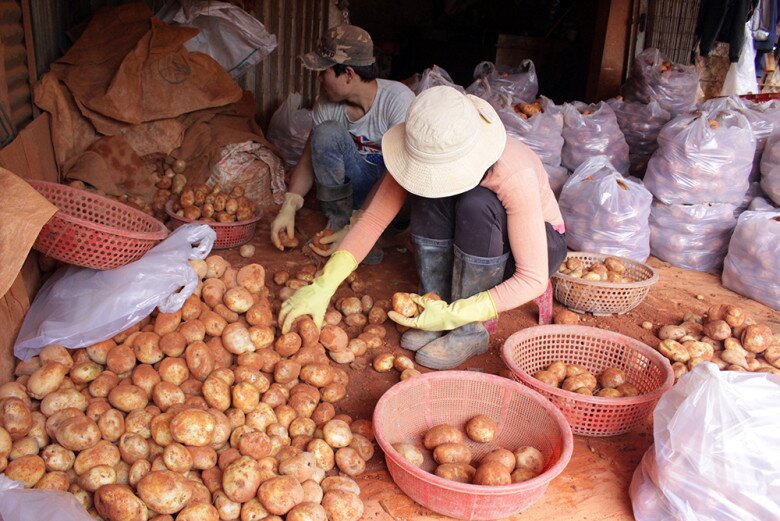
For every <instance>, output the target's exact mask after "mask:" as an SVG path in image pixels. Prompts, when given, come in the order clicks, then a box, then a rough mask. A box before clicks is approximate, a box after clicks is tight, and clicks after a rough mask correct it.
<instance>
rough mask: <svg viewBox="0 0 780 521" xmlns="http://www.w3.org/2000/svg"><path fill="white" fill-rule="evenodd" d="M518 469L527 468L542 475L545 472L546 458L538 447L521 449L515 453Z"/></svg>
mask: <svg viewBox="0 0 780 521" xmlns="http://www.w3.org/2000/svg"><path fill="white" fill-rule="evenodd" d="M514 456H515V461H516V464H515V466H516V468H527V469H530V470H532V471H533V472H535V473H536V474H541V473H542V470H544V456H543V455H542V452H541V451H540V450H539V449H537V448H536V447H531V446H525V447H520V448H519V449H517V450H516V451H515V452H514Z"/></svg>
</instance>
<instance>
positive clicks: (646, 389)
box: [501, 325, 674, 436]
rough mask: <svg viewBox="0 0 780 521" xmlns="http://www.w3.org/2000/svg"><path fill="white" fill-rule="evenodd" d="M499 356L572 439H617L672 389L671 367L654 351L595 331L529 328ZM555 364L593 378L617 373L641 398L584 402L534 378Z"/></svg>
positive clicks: (590, 398) (586, 398) (515, 336)
mask: <svg viewBox="0 0 780 521" xmlns="http://www.w3.org/2000/svg"><path fill="white" fill-rule="evenodd" d="M501 356H502V357H503V359H504V362H505V363H506V365H507V367H509V369H510V370H511V371H512V373H513V375H514V376H515V378H517V379H518V380H519V381H520V382H522V383H524V384H525V385H527V386H528V387H530V388H531V389H533V390H535V391H538V392H540V393H541V394H542V395H544V396H545V397H547V398H548V399H549V400H550V401H551V402H552V403H554V404H555V406H556V407H558V408H559V409H560V410H561V411H562V412H563V414H564V416H565V417H566V419H567V420H568V421H569V423H570V424H571V429H572V431H573V432H574V434H581V435H584V436H615V435H617V434H623V433H626V432H628V431H630V430H632V429H633V428H635V427H636V426H637V425H639V424H640V423H642V421H644V419H645V418H647V415H648V414H650V412H651V411H652V410H653V408H654V407H655V404H656V402H657V401H658V399H659V398H660V397H661V395H662V394H663V393H665V392H666V391H667V390H669V389H670V388H671V387H672V384H673V383H674V373H673V371H672V366H671V365H670V364H669V361H668V360H666V358H664V357H663V356H662V355H661V354H660V353H659V352H657V351H656V350H655V349H653V348H651V347H650V346H648V345H646V344H643V343H642V342H640V341H638V340H635V339H633V338H630V337H627V336H625V335H621V334H618V333H614V332H612V331H607V330H604V329H598V328H595V327H587V326H563V325H560V326H537V327H529V328H527V329H523V330H521V331H518V332H517V333H514V334H513V335H511V336H510V337H509V338H507V339H506V341H505V342H504V345H503V346H502V348H501ZM556 360H561V361H563V362H565V363H567V364H581V365H583V366H585V367H586V368H587V369H588V370H589V371H590V372H591V374H593V375H594V376H597V377H598V375H599V373H601V372H602V371H603V370H604V369H606V368H608V367H617V368H619V369H622V370H623V371H625V373H626V381H628V382H629V383H631V384H633V385H634V386H636V388H637V389H639V392H640V393H641V394H640V395H639V396H635V397H626V398H601V397H595V396H585V395H581V394H577V393H573V392H569V391H564V390H563V389H559V388H557V387H553V386H551V385H547V384H545V383H542V382H541V381H539V380H537V379H536V378H534V377H533V374H534V373H536V372H537V371H541V370H543V369H546V368H547V366H549V365H550V363H552V362H554V361H556Z"/></svg>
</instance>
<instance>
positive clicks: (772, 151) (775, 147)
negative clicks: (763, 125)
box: [761, 126, 780, 205]
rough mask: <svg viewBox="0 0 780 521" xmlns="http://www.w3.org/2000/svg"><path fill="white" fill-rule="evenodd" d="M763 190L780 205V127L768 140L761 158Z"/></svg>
mask: <svg viewBox="0 0 780 521" xmlns="http://www.w3.org/2000/svg"><path fill="white" fill-rule="evenodd" d="M761 189H762V190H763V191H764V193H765V194H766V195H767V197H769V198H770V199H771V200H772V201H774V203H775V204H778V205H780V126H778V128H777V129H775V130H774V131H773V132H772V135H771V136H770V137H769V139H768V140H767V144H766V148H765V149H764V155H763V156H762V157H761Z"/></svg>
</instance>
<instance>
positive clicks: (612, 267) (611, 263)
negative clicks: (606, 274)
mask: <svg viewBox="0 0 780 521" xmlns="http://www.w3.org/2000/svg"><path fill="white" fill-rule="evenodd" d="M604 266H606V268H607V269H608V270H609V271H612V272H615V273H617V274H618V275H623V274H624V273H625V272H626V266H625V264H623V262H622V261H621V260H620V259H618V258H615V257H607V258H606V259H605V260H604Z"/></svg>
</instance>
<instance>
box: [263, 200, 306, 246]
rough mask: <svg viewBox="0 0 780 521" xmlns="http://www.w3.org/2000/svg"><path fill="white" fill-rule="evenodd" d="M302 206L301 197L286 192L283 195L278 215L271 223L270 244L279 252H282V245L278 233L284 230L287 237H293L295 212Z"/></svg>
mask: <svg viewBox="0 0 780 521" xmlns="http://www.w3.org/2000/svg"><path fill="white" fill-rule="evenodd" d="M302 206H303V197H301V196H300V195H298V194H295V193H292V192H287V193H286V194H284V203H283V204H282V207H281V209H280V210H279V213H278V214H277V215H276V218H274V221H273V222H272V223H271V242H273V243H274V246H276V248H277V249H278V250H280V251H284V245H283V244H282V241H281V239H280V238H279V232H281V231H282V230H285V233H287V236H288V237H294V236H295V212H297V211H298V210H300V209H301V207H302Z"/></svg>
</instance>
